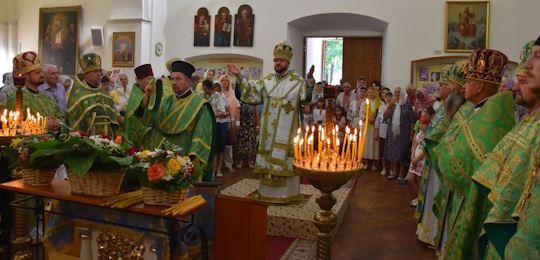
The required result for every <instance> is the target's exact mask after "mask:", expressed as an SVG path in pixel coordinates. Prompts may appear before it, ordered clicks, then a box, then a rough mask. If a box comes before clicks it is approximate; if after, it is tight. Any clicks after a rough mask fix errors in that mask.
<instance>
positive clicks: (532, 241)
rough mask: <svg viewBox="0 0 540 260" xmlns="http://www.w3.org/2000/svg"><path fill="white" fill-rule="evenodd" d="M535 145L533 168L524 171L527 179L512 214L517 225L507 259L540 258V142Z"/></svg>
mask: <svg viewBox="0 0 540 260" xmlns="http://www.w3.org/2000/svg"><path fill="white" fill-rule="evenodd" d="M534 145H536V147H535V152H534V153H533V155H531V156H532V157H533V159H532V160H531V165H530V169H531V170H530V171H527V172H523V173H522V174H523V175H525V177H526V178H527V181H526V183H525V186H524V189H523V193H522V194H521V196H520V198H519V201H518V203H517V206H516V207H515V209H514V212H513V214H512V217H513V218H514V220H515V221H517V226H516V232H515V234H514V235H513V236H512V238H511V239H510V241H509V242H508V245H507V246H506V248H505V252H504V254H505V256H506V259H540V239H539V234H540V215H539V214H540V178H538V168H539V167H540V149H538V145H540V144H539V143H538V142H536V143H535V144H534Z"/></svg>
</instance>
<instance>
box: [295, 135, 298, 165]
mask: <svg viewBox="0 0 540 260" xmlns="http://www.w3.org/2000/svg"><path fill="white" fill-rule="evenodd" d="M294 161H295V162H296V161H298V137H297V136H296V137H294Z"/></svg>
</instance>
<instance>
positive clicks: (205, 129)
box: [143, 83, 216, 181]
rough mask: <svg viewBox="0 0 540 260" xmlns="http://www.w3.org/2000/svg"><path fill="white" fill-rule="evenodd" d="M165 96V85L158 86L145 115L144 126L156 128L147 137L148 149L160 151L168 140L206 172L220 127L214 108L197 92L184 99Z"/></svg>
mask: <svg viewBox="0 0 540 260" xmlns="http://www.w3.org/2000/svg"><path fill="white" fill-rule="evenodd" d="M189 91H191V90H189ZM162 96H163V86H162V84H159V83H158V84H157V88H156V93H154V95H153V96H152V98H151V100H150V101H149V104H148V106H147V107H146V108H145V112H144V116H143V122H144V124H145V125H147V126H149V127H151V128H152V129H151V130H150V131H148V133H147V134H146V135H145V137H144V138H143V144H144V146H145V148H146V149H154V148H159V147H160V146H161V145H162V144H163V143H164V142H165V140H167V141H168V142H170V143H173V144H176V145H178V146H179V147H181V148H182V151H181V152H180V153H181V154H182V155H184V156H186V155H189V156H195V157H196V158H197V159H198V161H199V163H201V164H202V165H201V166H196V170H197V171H201V172H202V171H205V169H206V168H207V167H208V165H209V163H211V156H212V152H211V151H212V145H213V142H214V135H215V128H216V125H215V122H216V121H215V118H214V113H213V111H212V107H211V106H210V104H208V103H207V102H206V101H205V100H204V98H202V97H201V96H199V95H196V94H194V93H189V95H187V94H185V96H182V97H181V98H179V97H177V96H176V95H169V96H166V97H163V98H162ZM211 178H212V177H211V176H205V178H204V179H205V181H210V180H211Z"/></svg>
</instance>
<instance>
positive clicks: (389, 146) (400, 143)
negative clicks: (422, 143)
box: [384, 87, 416, 184]
mask: <svg viewBox="0 0 540 260" xmlns="http://www.w3.org/2000/svg"><path fill="white" fill-rule="evenodd" d="M394 100H395V101H391V102H390V103H389V104H388V107H387V108H386V111H385V112H384V118H385V119H390V121H389V124H388V130H387V135H386V147H385V149H384V159H385V160H387V161H389V162H390V163H391V166H392V173H391V174H390V175H388V179H395V178H396V174H398V183H400V184H404V183H405V165H406V164H407V162H408V161H409V159H410V158H409V157H410V152H411V143H412V135H411V132H412V127H413V124H414V122H415V121H416V115H415V113H414V111H413V108H412V105H411V103H410V102H409V101H408V100H409V99H408V98H407V93H406V92H405V91H402V90H401V87H396V88H395V89H394Z"/></svg>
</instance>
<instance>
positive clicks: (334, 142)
mask: <svg viewBox="0 0 540 260" xmlns="http://www.w3.org/2000/svg"><path fill="white" fill-rule="evenodd" d="M332 141H333V144H334V146H333V147H332V148H333V150H334V151H335V150H336V129H334V128H332ZM328 149H330V146H328Z"/></svg>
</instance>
